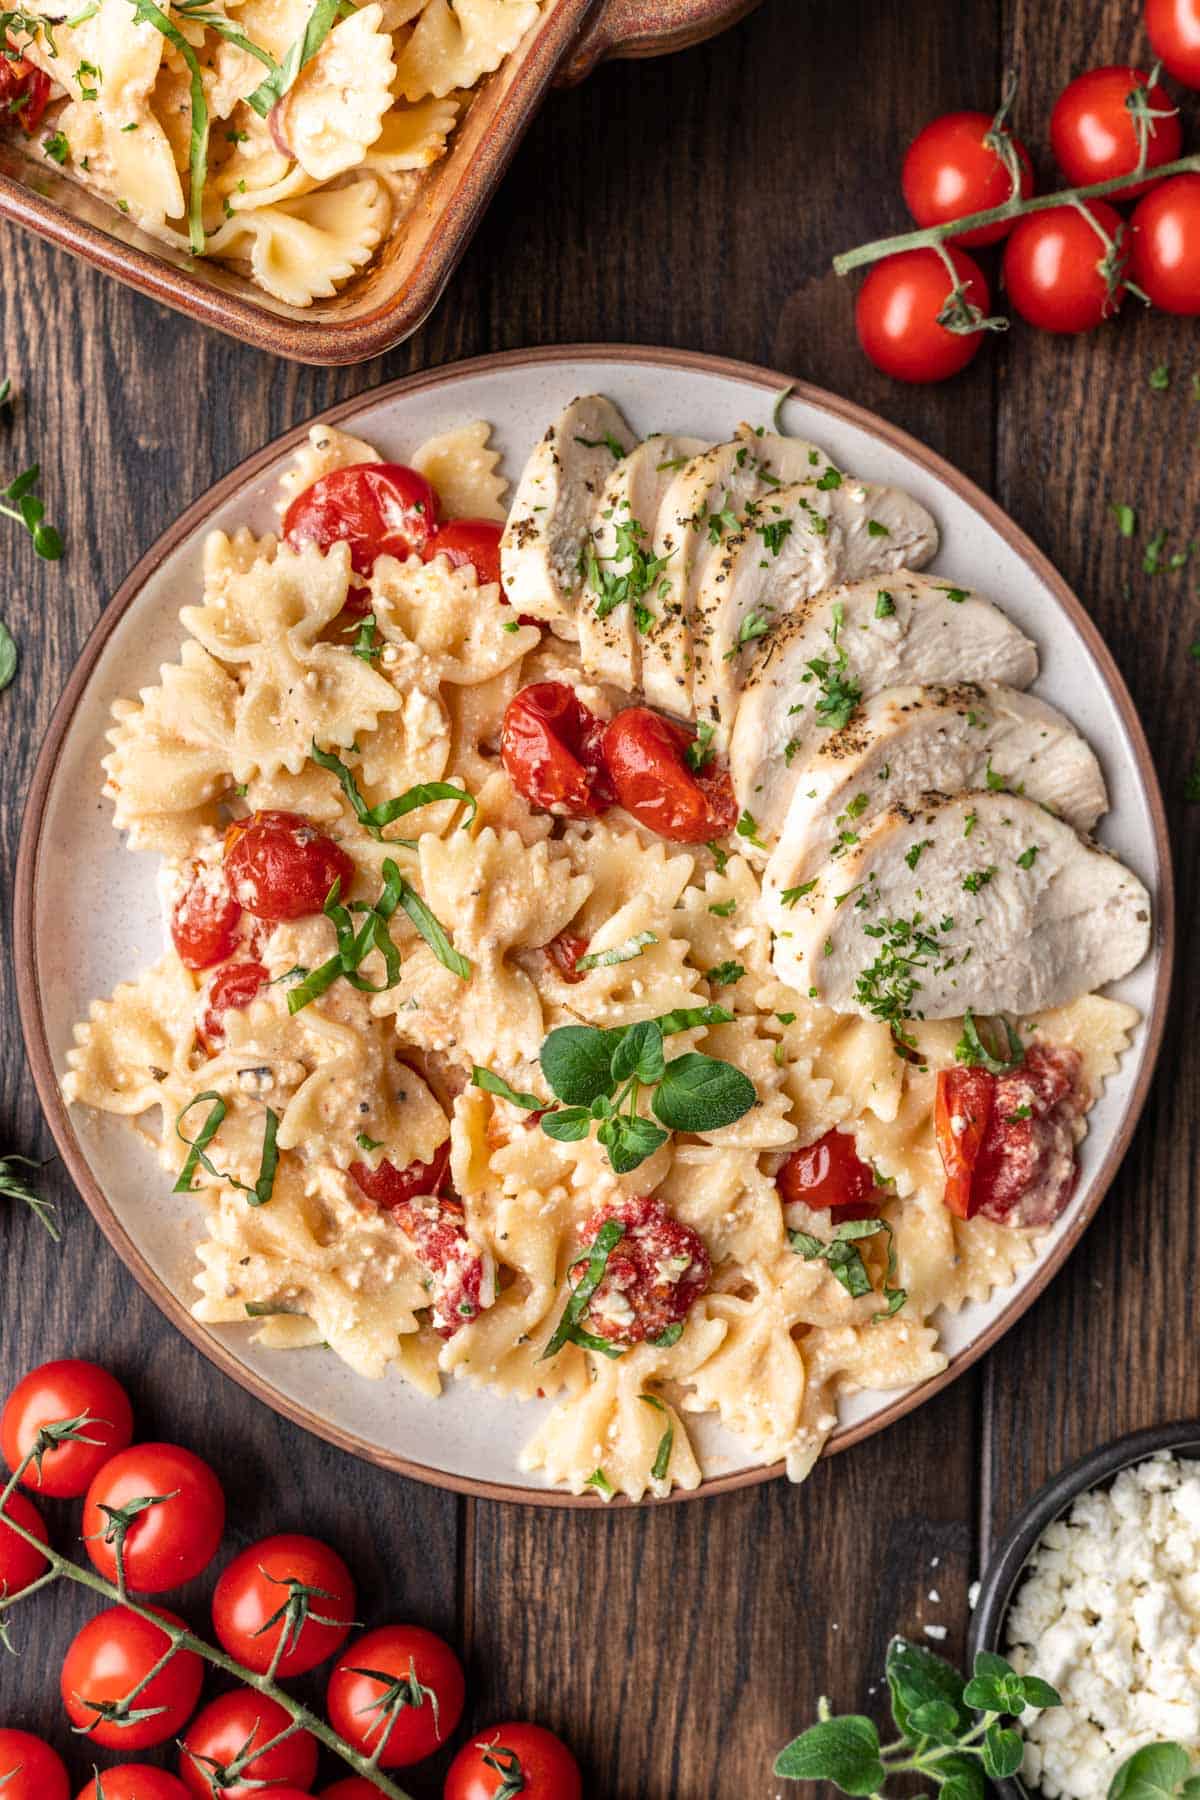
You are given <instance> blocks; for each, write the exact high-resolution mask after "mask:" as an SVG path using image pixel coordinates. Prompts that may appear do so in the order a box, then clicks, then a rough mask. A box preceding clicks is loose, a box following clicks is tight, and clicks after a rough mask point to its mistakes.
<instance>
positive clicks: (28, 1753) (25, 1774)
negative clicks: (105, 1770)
mask: <svg viewBox="0 0 1200 1800" xmlns="http://www.w3.org/2000/svg"><path fill="white" fill-rule="evenodd" d="M0 1794H3V1795H4V1800H71V1784H70V1782H69V1781H68V1780H67V1771H66V1769H65V1768H64V1767H63V1764H62V1759H61V1757H59V1756H57V1755H56V1754H55V1752H54V1751H53V1750H52V1749H51V1748H50V1746H49V1744H47V1743H44V1742H43V1741H42V1739H41V1738H39V1737H34V1736H33V1734H32V1732H29V1731H11V1730H9V1729H7V1728H0Z"/></svg>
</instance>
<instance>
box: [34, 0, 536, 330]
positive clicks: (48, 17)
mask: <svg viewBox="0 0 1200 1800" xmlns="http://www.w3.org/2000/svg"><path fill="white" fill-rule="evenodd" d="M540 4H541V0H453V4H451V3H450V0H366V3H365V4H361V5H355V4H352V3H351V0H174V3H173V4H169V3H168V0H162V4H161V5H160V4H158V3H157V0H92V4H90V5H86V6H83V7H82V9H81V10H79V11H78V12H76V13H74V14H72V15H71V16H69V17H67V18H65V19H64V16H63V14H62V12H61V10H59V9H57V8H55V7H54V6H52V5H51V4H50V0H31V4H30V5H29V7H28V8H26V9H24V10H22V11H21V12H20V13H13V14H11V15H8V18H9V25H8V42H9V45H10V48H11V50H12V51H17V52H19V53H20V55H19V57H18V58H16V59H14V57H13V56H12V55H9V56H8V57H6V58H5V59H3V60H2V61H0V98H3V99H5V100H6V102H7V105H6V110H7V111H10V112H13V113H15V115H16V118H17V120H18V123H19V124H20V126H21V127H22V128H23V130H24V132H25V134H26V136H27V137H28V139H29V140H30V144H31V147H36V148H38V149H40V151H41V154H42V155H43V156H45V157H46V158H47V159H48V160H49V161H51V162H54V163H56V164H58V166H59V167H60V168H61V169H62V170H63V171H64V172H65V173H66V174H69V175H71V176H72V177H74V178H75V179H76V180H78V181H80V182H82V183H83V185H84V186H86V187H89V188H91V189H93V190H94V191H95V192H96V193H98V194H100V195H102V196H103V197H104V198H105V199H106V200H108V201H109V202H110V203H111V204H112V205H113V206H115V207H117V208H118V209H119V210H120V211H121V212H122V213H125V214H127V215H128V216H129V217H130V218H131V219H133V220H134V221H135V222H136V223H137V224H138V225H140V226H141V227H142V228H143V230H145V231H148V232H150V233H152V234H153V235H154V236H156V237H159V238H162V239H164V240H165V241H167V242H169V243H172V244H174V245H175V246H176V247H177V248H179V249H182V250H190V251H191V253H192V254H193V255H197V256H199V255H206V256H210V257H214V258H217V259H219V260H221V261H223V262H228V263H233V264H235V265H237V266H238V267H240V268H242V269H244V270H245V271H246V272H248V273H249V275H250V276H251V278H252V279H253V280H254V281H255V282H256V283H257V285H258V286H259V287H261V288H263V289H265V290H266V292H267V293H269V294H272V295H274V296H275V298H276V299H278V300H282V301H285V302H286V303H287V304H289V305H291V306H297V307H304V306H308V305H310V304H311V303H312V301H313V300H314V299H327V298H329V297H330V296H332V295H333V294H334V293H335V292H336V291H337V289H338V288H339V287H340V286H341V285H342V283H344V282H346V281H348V280H349V279H350V277H351V276H352V275H354V274H355V272H356V271H357V270H359V269H361V268H362V267H363V266H364V265H365V264H366V263H367V262H369V261H370V259H371V257H372V256H373V255H374V253H375V251H376V249H377V248H378V246H379V245H380V244H381V242H382V241H383V239H384V238H385V236H386V235H387V234H388V232H389V231H390V230H391V229H392V228H393V226H394V225H396V224H397V223H398V222H399V221H400V220H401V219H402V218H403V216H404V215H405V213H406V212H407V211H408V210H409V208H410V207H411V206H412V204H413V202H414V200H415V196H416V190H417V185H418V183H419V180H420V175H421V171H423V170H425V169H427V168H429V167H430V165H431V164H433V163H435V162H437V161H438V160H439V159H440V158H441V157H443V156H444V155H445V154H446V149H447V144H448V141H449V139H450V137H451V134H452V133H453V131H454V129H455V126H456V124H457V123H458V121H459V120H460V118H461V117H462V116H463V114H464V113H465V110H466V108H467V107H468V106H469V104H470V99H471V91H472V90H473V89H474V88H475V87H476V85H477V84H478V83H479V82H480V81H481V80H482V79H483V78H484V77H485V76H487V75H489V74H491V73H493V72H494V71H495V70H496V69H498V68H499V67H500V65H501V64H502V63H503V61H504V59H505V58H506V57H507V56H508V55H509V54H510V52H511V51H513V50H514V49H515V48H516V47H517V45H518V44H519V43H520V42H521V40H522V38H524V36H525V35H526V33H527V32H528V31H529V30H530V29H531V27H532V26H533V25H534V24H535V22H536V20H537V18H538V15H539V9H540Z"/></svg>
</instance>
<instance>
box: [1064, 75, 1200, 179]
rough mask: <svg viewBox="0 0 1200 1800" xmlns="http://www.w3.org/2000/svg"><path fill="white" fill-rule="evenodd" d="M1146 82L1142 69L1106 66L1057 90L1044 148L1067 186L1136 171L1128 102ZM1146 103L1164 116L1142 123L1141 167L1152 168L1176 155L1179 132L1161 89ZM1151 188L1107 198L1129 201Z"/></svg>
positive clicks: (1133, 126)
mask: <svg viewBox="0 0 1200 1800" xmlns="http://www.w3.org/2000/svg"><path fill="white" fill-rule="evenodd" d="M1148 80H1149V76H1148V75H1147V74H1146V73H1145V71H1144V70H1142V69H1131V68H1129V67H1128V66H1126V65H1119V66H1118V65H1112V66H1110V67H1108V68H1103V69H1089V70H1088V72H1087V74H1086V75H1077V76H1076V77H1075V80H1074V81H1072V82H1071V83H1070V84H1069V85H1068V86H1067V87H1065V88H1064V89H1063V91H1062V93H1061V94H1060V95H1059V96H1058V99H1057V101H1056V102H1055V106H1054V111H1053V112H1052V113H1051V115H1050V145H1051V148H1052V149H1053V151H1054V160H1055V162H1057V164H1058V166H1059V168H1060V169H1061V170H1062V172H1063V174H1064V175H1065V176H1066V178H1067V180H1068V181H1069V182H1070V183H1071V184H1072V186H1074V187H1087V186H1088V185H1089V184H1090V183H1091V182H1094V181H1112V180H1113V179H1114V178H1115V177H1116V176H1118V175H1127V174H1130V173H1131V172H1132V171H1133V170H1134V169H1136V168H1137V166H1138V130H1137V124H1136V121H1135V118H1134V113H1133V111H1132V110H1131V107H1130V104H1129V103H1130V101H1131V99H1132V97H1133V95H1134V94H1135V92H1136V91H1137V89H1138V88H1139V87H1140V88H1144V87H1145V86H1146V83H1147V81H1148ZM1147 100H1148V105H1149V108H1150V110H1151V111H1152V112H1153V113H1155V114H1162V115H1164V116H1162V117H1155V118H1150V119H1148V120H1147V121H1146V129H1147V132H1148V137H1147V154H1146V167H1147V169H1156V168H1157V167H1158V166H1159V164H1160V163H1167V162H1174V160H1175V158H1176V157H1177V156H1178V155H1179V152H1180V149H1181V147H1182V144H1183V129H1182V127H1181V125H1180V123H1179V113H1178V110H1177V109H1176V108H1175V107H1173V106H1172V104H1171V97H1170V95H1169V94H1168V93H1167V92H1166V90H1165V88H1161V87H1159V86H1158V84H1157V83H1155V85H1154V86H1153V87H1152V88H1150V90H1149V93H1148V96H1147ZM1151 186H1153V182H1152V181H1141V182H1131V183H1130V185H1129V186H1128V187H1126V188H1121V189H1120V191H1119V192H1118V193H1116V194H1114V195H1113V196H1112V198H1113V199H1115V200H1130V199H1132V198H1133V196H1134V195H1135V194H1144V193H1145V191H1146V189H1147V188H1148V187H1151Z"/></svg>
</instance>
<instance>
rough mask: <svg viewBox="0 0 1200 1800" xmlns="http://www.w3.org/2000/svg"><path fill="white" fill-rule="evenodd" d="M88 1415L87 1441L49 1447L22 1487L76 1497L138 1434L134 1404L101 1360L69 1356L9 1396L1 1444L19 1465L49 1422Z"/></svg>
mask: <svg viewBox="0 0 1200 1800" xmlns="http://www.w3.org/2000/svg"><path fill="white" fill-rule="evenodd" d="M85 1413H86V1414H87V1417H88V1420H89V1423H88V1424H87V1425H86V1426H81V1427H80V1430H81V1431H82V1432H83V1436H84V1437H86V1438H90V1439H92V1440H93V1441H92V1442H91V1443H84V1442H83V1441H82V1439H78V1438H77V1439H69V1440H67V1441H66V1442H63V1443H61V1444H58V1445H57V1446H56V1447H55V1448H54V1449H53V1450H47V1452H46V1454H45V1455H44V1456H43V1457H42V1461H41V1468H40V1470H39V1468H38V1465H37V1464H36V1463H31V1464H30V1465H29V1467H28V1469H26V1471H25V1473H24V1475H23V1476H22V1477H21V1481H22V1485H23V1486H24V1487H27V1488H30V1489H32V1490H34V1491H35V1492H37V1493H40V1494H48V1495H49V1496H50V1497H51V1498H52V1499H55V1500H75V1499H77V1498H78V1497H79V1495H80V1494H85V1493H86V1492H87V1489H88V1485H89V1483H90V1482H91V1480H92V1478H93V1476H95V1474H96V1473H97V1471H98V1470H100V1469H102V1468H103V1466H104V1464H105V1463H106V1462H107V1461H108V1459H109V1457H111V1456H113V1455H114V1454H115V1452H116V1451H118V1450H123V1449H124V1448H125V1446H126V1444H128V1443H129V1441H130V1439H131V1438H132V1436H133V1408H132V1407H131V1406H130V1404H129V1396H128V1394H127V1393H126V1392H125V1389H124V1388H123V1387H122V1386H121V1384H120V1382H119V1381H118V1380H117V1379H116V1377H115V1376H114V1375H110V1374H109V1372H108V1370H107V1369H102V1368H100V1367H99V1366H98V1364H96V1363H90V1362H80V1361H78V1360H76V1359H75V1358H66V1359H64V1360H62V1361H60V1362H48V1363H43V1364H42V1365H41V1367H40V1368H37V1369H31V1370H30V1371H29V1374H28V1375H26V1376H24V1377H23V1378H22V1380H20V1381H19V1382H18V1383H17V1385H16V1387H15V1388H14V1389H13V1391H12V1393H11V1394H10V1395H9V1397H8V1399H7V1401H6V1402H5V1406H4V1413H3V1416H0V1444H2V1445H3V1449H4V1460H5V1462H6V1463H7V1464H8V1466H9V1468H10V1469H15V1468H16V1467H17V1465H18V1463H19V1462H20V1461H21V1459H22V1458H23V1457H25V1456H27V1455H28V1454H29V1452H30V1450H32V1449H33V1446H34V1445H35V1444H36V1442H37V1437H38V1432H39V1431H41V1430H42V1429H43V1427H45V1426H47V1425H53V1424H55V1423H57V1422H59V1421H61V1420H65V1419H78V1418H80V1417H81V1416H82V1415H83V1414H85Z"/></svg>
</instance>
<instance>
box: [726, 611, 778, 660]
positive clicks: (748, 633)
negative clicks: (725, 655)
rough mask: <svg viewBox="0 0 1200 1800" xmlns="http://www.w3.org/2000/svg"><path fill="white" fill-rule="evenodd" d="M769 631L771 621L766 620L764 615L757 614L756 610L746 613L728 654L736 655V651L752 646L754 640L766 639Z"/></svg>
mask: <svg viewBox="0 0 1200 1800" xmlns="http://www.w3.org/2000/svg"><path fill="white" fill-rule="evenodd" d="M770 629H771V621H770V620H769V619H768V618H767V616H766V614H765V613H761V612H758V611H757V610H756V611H754V612H748V613H747V614H746V616H745V618H744V619H743V620H742V622H741V624H740V625H739V626H738V634H737V642H736V644H735V645H734V648H733V650H732V651H731V652H730V653H729V654H730V655H734V654H736V652H737V651H738V650H742V649H744V648H745V646H746V645H747V644H752V643H753V642H754V640H755V638H760V637H766V635H767V633H768V631H770Z"/></svg>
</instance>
